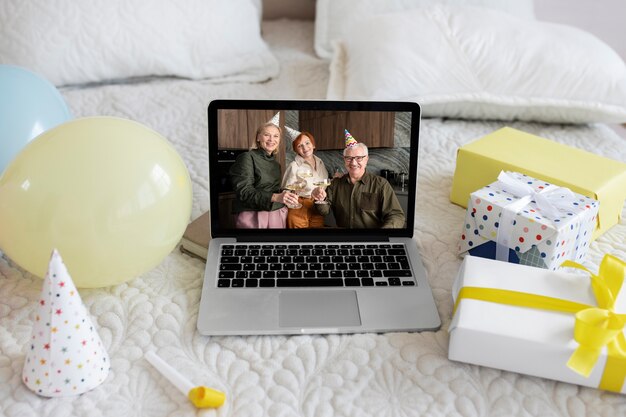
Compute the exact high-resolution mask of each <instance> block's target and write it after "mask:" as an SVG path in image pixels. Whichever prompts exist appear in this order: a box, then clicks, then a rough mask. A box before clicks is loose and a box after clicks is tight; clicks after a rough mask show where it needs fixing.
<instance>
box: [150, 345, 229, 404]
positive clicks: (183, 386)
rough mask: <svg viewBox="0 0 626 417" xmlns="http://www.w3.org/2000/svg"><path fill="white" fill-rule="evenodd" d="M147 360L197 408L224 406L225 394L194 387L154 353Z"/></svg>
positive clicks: (207, 388) (202, 387)
mask: <svg viewBox="0 0 626 417" xmlns="http://www.w3.org/2000/svg"><path fill="white" fill-rule="evenodd" d="M145 358H146V360H147V361H148V362H150V364H151V365H152V366H154V367H155V368H156V370H157V371H159V372H160V373H161V375H163V376H164V377H165V378H166V379H167V380H168V381H170V382H171V383H172V385H174V386H175V387H176V388H178V390H179V391H180V392H182V393H183V395H186V396H187V397H188V398H189V400H190V401H191V402H192V403H193V405H195V406H196V407H197V408H217V407H219V406H221V405H222V404H224V401H225V400H226V394H224V393H223V392H221V391H217V390H214V389H212V388H209V387H204V386H199V387H194V385H193V384H192V383H191V381H189V380H188V379H187V378H185V377H184V376H182V375H181V374H180V373H179V372H178V371H177V370H176V369H174V368H172V367H171V366H170V365H168V364H167V363H166V362H165V361H164V360H163V359H161V358H160V357H159V356H157V354H156V353H154V352H152V351H150V352H148V353H146V355H145Z"/></svg>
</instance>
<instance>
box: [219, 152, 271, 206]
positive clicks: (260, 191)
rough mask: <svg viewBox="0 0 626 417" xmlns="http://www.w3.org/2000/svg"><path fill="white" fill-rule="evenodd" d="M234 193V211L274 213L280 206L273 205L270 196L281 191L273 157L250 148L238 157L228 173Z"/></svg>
mask: <svg viewBox="0 0 626 417" xmlns="http://www.w3.org/2000/svg"><path fill="white" fill-rule="evenodd" d="M229 174H230V180H231V183H232V185H233V190H235V201H234V203H233V212H234V213H241V212H242V211H273V210H278V209H279V208H281V207H283V204H282V203H273V202H272V194H274V193H279V192H280V180H281V174H280V164H279V163H278V162H277V161H276V158H274V155H268V154H267V152H265V151H264V150H262V149H252V150H250V151H248V152H244V153H242V154H241V155H239V156H238V157H237V159H236V160H235V163H234V164H233V165H232V166H231V167H230V170H229Z"/></svg>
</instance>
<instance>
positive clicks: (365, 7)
mask: <svg viewBox="0 0 626 417" xmlns="http://www.w3.org/2000/svg"><path fill="white" fill-rule="evenodd" d="M438 4H439V5H450V6H464V5H468V6H481V7H487V8H490V9H495V10H500V11H503V12H507V13H510V14H512V15H515V16H518V17H520V18H524V19H534V18H535V9H534V4H533V0H317V3H316V9H315V52H316V53H317V55H318V56H319V57H321V58H326V59H330V58H331V57H332V55H333V49H332V43H333V42H334V41H335V40H338V39H341V38H344V37H346V36H349V35H350V33H349V29H348V28H349V27H350V25H351V24H352V23H353V22H358V21H361V20H364V19H367V18H369V17H373V16H376V15H379V14H383V13H393V12H401V11H409V10H414V9H417V8H419V7H428V6H435V5H438Z"/></svg>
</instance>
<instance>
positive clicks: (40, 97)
mask: <svg viewBox="0 0 626 417" xmlns="http://www.w3.org/2000/svg"><path fill="white" fill-rule="evenodd" d="M71 118H72V115H71V113H70V111H69V109H68V108H67V104H65V101H64V100H63V97H62V96H61V93H59V91H58V90H57V89H56V88H55V87H54V85H52V84H51V83H50V82H49V81H48V80H46V79H44V78H42V77H41V76H39V75H37V74H35V73H33V72H30V71H28V70H26V69H24V68H20V67H16V66H13V65H0V175H2V172H3V171H4V169H5V168H6V167H7V165H8V164H9V163H10V162H11V161H12V160H13V158H14V157H15V156H16V155H17V154H18V153H19V152H20V151H21V150H22V148H24V146H26V144H27V143H28V142H30V141H31V140H32V139H34V138H35V137H37V136H38V135H39V134H40V133H43V132H44V131H46V130H48V129H50V128H52V127H54V126H57V125H59V124H61V123H63V122H66V121H68V120H70V119H71Z"/></svg>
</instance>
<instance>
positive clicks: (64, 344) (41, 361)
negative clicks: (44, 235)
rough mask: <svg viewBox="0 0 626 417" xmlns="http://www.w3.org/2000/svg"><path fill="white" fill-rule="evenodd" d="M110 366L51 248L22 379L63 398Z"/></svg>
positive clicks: (84, 388)
mask: <svg viewBox="0 0 626 417" xmlns="http://www.w3.org/2000/svg"><path fill="white" fill-rule="evenodd" d="M109 369H110V363H109V355H108V354H107V352H106V350H105V348H104V345H103V344H102V341H101V340H100V336H99V335H98V332H97V331H96V329H95V327H94V325H93V323H92V322H91V319H90V318H89V314H88V312H87V309H86V308H85V306H84V304H83V301H82V300H81V298H80V295H79V294H78V291H77V290H76V286H75V285H74V282H73V281H72V278H71V277H70V274H69V273H68V271H67V268H66V267H65V264H64V263H63V260H62V259H61V256H60V255H59V253H58V252H57V251H56V250H54V251H53V252H52V256H51V258H50V264H49V266H48V273H47V274H46V276H45V278H44V281H43V288H42V290H41V296H40V297H39V300H38V301H37V307H36V309H35V317H34V325H33V334H32V338H31V340H30V341H29V343H28V348H27V352H26V359H25V362H24V370H23V371H22V380H23V381H24V384H26V386H27V387H28V388H29V389H31V390H32V391H33V392H35V393H36V394H39V395H42V396H45V397H66V396H70V395H78V394H82V393H84V392H87V391H89V390H91V389H93V388H95V387H97V386H98V385H100V384H101V383H102V382H103V381H104V380H105V379H106V377H107V375H108V374H109Z"/></svg>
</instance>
